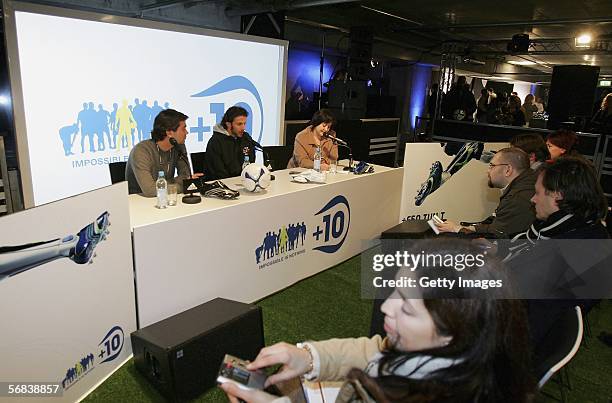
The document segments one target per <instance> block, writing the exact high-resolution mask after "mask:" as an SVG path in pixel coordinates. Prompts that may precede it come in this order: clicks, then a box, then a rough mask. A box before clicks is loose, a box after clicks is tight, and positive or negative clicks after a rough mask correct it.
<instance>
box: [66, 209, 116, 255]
mask: <svg viewBox="0 0 612 403" xmlns="http://www.w3.org/2000/svg"><path fill="white" fill-rule="evenodd" d="M108 216H109V214H108V212H104V213H102V214H101V215H100V217H98V219H97V220H96V221H94V222H92V223H91V224H89V225H87V226H86V227H84V228H83V229H82V230H80V231H79V232H78V234H77V235H76V237H77V238H78V240H77V243H76V245H75V246H74V248H72V249H71V250H70V256H69V258H70V259H71V260H72V261H74V262H75V263H78V264H85V263H88V262H91V260H92V258H93V257H94V256H95V255H94V249H95V248H96V246H97V245H98V243H99V242H100V241H103V240H105V239H106V237H107V235H108V234H109V230H108V227H109V226H110V221H109V219H108Z"/></svg>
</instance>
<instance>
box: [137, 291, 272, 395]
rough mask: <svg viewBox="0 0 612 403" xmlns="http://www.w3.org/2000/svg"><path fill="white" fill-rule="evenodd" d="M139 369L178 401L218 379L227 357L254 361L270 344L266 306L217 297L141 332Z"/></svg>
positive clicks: (160, 389)
mask: <svg viewBox="0 0 612 403" xmlns="http://www.w3.org/2000/svg"><path fill="white" fill-rule="evenodd" d="M131 339H132V348H133V350H134V364H135V365H136V368H137V369H138V370H139V371H140V372H142V373H143V374H144V376H145V377H146V378H147V379H148V380H149V381H150V382H151V383H152V384H153V385H154V386H155V387H156V388H157V389H158V390H159V391H160V393H161V394H162V395H164V396H165V397H166V398H168V399H169V400H170V401H173V402H180V401H186V400H191V399H193V398H195V397H197V396H198V395H200V394H201V393H202V392H204V391H205V390H206V389H209V388H210V387H212V386H214V385H215V384H216V379H217V372H218V370H219V366H220V365H221V361H222V360H223V356H224V355H225V354H226V353H227V354H231V355H233V356H236V357H239V358H243V359H245V360H253V359H255V357H256V356H257V354H258V353H259V350H261V348H262V347H263V346H264V335H263V322H262V314H261V308H259V307H257V306H254V305H249V304H243V303H240V302H235V301H230V300H227V299H222V298H216V299H214V300H212V301H209V302H207V303H205V304H202V305H200V306H197V307H195V308H192V309H189V310H187V311H185V312H182V313H179V314H177V315H174V316H171V317H169V318H167V319H164V320H162V321H160V322H157V323H154V324H152V325H150V326H147V327H145V328H142V329H140V330H137V331H135V332H134V333H132V335H131Z"/></svg>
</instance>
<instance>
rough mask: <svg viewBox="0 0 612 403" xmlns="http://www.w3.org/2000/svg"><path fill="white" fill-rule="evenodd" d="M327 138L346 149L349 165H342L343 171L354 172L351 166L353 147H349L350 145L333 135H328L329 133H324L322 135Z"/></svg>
mask: <svg viewBox="0 0 612 403" xmlns="http://www.w3.org/2000/svg"><path fill="white" fill-rule="evenodd" d="M323 137H325V138H327V139H330V140H331V141H332V142H333V143H334V144H335V145H337V146H338V147H344V148H346V149H347V150H348V152H349V166H348V167H344V170H345V171H349V172H354V171H355V169H354V168H353V149H352V148H351V146H349V145H348V143H347V142H345V141H342V143H341V142H340V141H339V140H340V139H338V138H336V137H333V136H329V135H327V134H326V135H325V136H323Z"/></svg>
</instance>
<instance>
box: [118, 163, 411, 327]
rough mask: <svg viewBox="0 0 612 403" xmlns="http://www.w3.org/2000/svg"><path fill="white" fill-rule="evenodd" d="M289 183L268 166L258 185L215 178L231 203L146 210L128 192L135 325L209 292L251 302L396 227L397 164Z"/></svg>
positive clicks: (151, 204) (150, 203)
mask: <svg viewBox="0 0 612 403" xmlns="http://www.w3.org/2000/svg"><path fill="white" fill-rule="evenodd" d="M374 167H375V172H374V173H371V174H364V175H354V174H345V173H336V174H328V175H327V182H326V183H324V184H312V183H307V184H305V183H295V182H291V177H290V176H289V172H290V171H296V169H292V170H282V171H275V172H273V174H274V175H275V177H276V179H275V180H274V181H273V182H272V185H271V186H270V187H269V188H268V189H266V190H265V191H262V192H259V193H250V192H247V191H246V190H245V189H243V188H242V184H241V180H240V178H239V177H238V178H229V179H225V180H223V182H224V183H225V184H227V185H228V186H229V187H230V188H233V189H236V190H239V191H240V197H239V198H238V199H236V200H220V199H213V198H202V203H199V204H191V205H188V204H183V203H182V202H181V195H179V200H178V204H177V206H173V207H168V208H167V209H161V210H160V209H157V208H155V199H154V198H144V197H142V196H139V195H130V196H129V204H130V219H131V227H132V236H133V248H134V267H135V276H136V291H137V309H138V319H139V327H144V326H147V325H149V324H152V323H155V322H157V321H159V320H162V319H164V318H167V317H169V316H172V315H174V314H177V313H179V312H182V311H184V310H186V309H189V308H192V307H194V306H197V305H199V304H201V303H204V302H206V301H209V300H211V299H213V298H216V297H224V298H228V299H233V300H236V301H241V302H247V303H251V302H254V301H256V300H259V299H261V298H263V297H266V296H268V295H270V294H273V293H275V292H277V291H279V290H282V289H283V288H286V287H288V286H290V285H292V284H294V283H296V282H297V281H300V280H302V279H304V278H307V277H309V276H312V275H314V274H316V273H318V272H321V271H323V270H325V269H328V268H330V267H332V266H334V265H336V264H338V263H341V262H343V261H345V260H346V259H349V258H351V257H353V256H355V255H357V254H359V253H361V252H362V251H363V250H364V249H365V248H367V247H369V246H370V245H371V244H372V243H373V240H374V239H376V238H378V237H379V235H380V233H381V232H382V231H384V230H386V229H388V228H390V227H392V226H394V225H396V224H398V217H399V209H400V200H401V189H402V178H403V168H395V169H394V168H387V167H383V166H374Z"/></svg>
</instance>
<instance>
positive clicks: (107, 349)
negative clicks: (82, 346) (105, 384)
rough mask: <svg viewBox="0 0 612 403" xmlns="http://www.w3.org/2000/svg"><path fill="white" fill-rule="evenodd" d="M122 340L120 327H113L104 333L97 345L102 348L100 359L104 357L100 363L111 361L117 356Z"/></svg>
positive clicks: (121, 346)
mask: <svg viewBox="0 0 612 403" xmlns="http://www.w3.org/2000/svg"><path fill="white" fill-rule="evenodd" d="M124 339H125V337H124V334H123V329H121V327H120V326H115V327H113V328H112V329H111V330H109V331H108V333H106V336H104V338H103V339H102V341H101V342H100V344H98V346H99V347H102V350H100V358H104V357H106V358H104V361H102V363H104V362H109V361H112V360H114V359H115V358H117V356H119V354H120V353H121V350H122V349H123V343H124Z"/></svg>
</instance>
